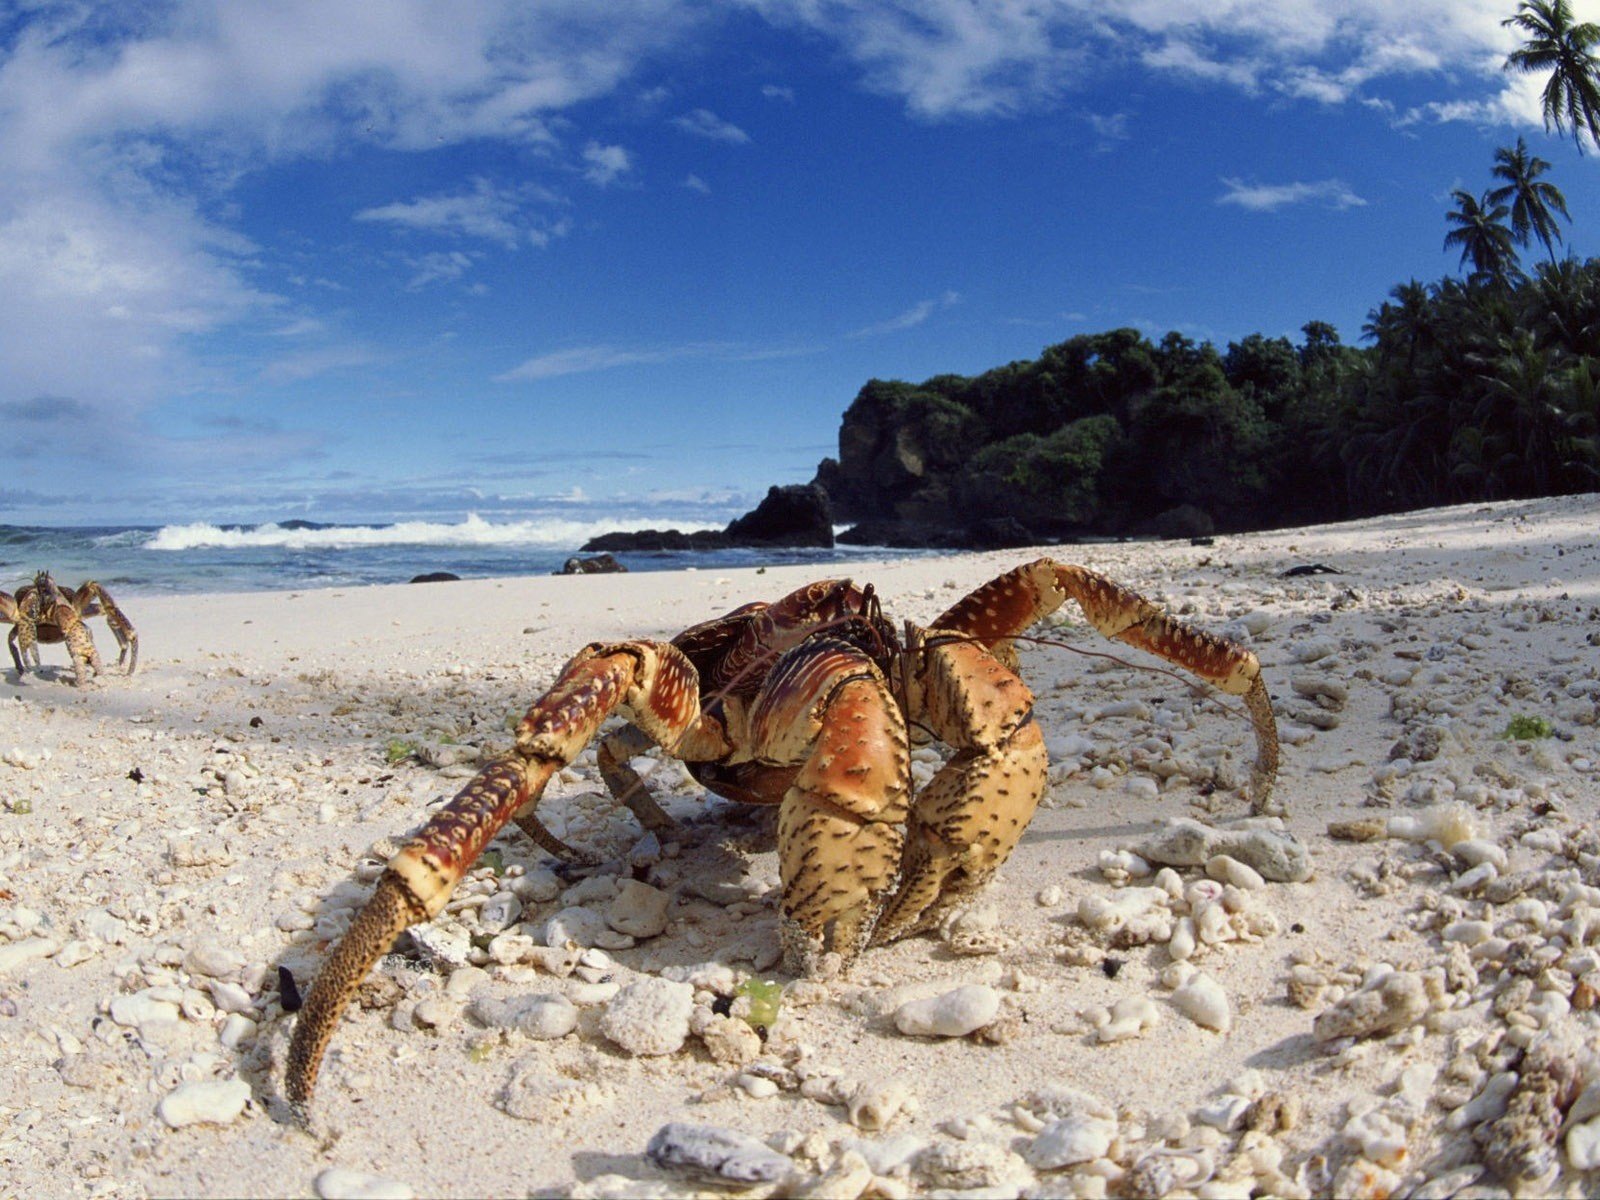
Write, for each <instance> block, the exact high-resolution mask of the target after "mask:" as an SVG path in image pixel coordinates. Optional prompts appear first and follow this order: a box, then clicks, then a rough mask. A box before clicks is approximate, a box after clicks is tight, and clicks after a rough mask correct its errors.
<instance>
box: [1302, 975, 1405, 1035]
mask: <svg viewBox="0 0 1600 1200" xmlns="http://www.w3.org/2000/svg"><path fill="white" fill-rule="evenodd" d="M1427 1012H1428V994H1427V991H1426V989H1425V987H1424V986H1423V982H1422V977H1421V976H1419V975H1415V974H1413V973H1411V972H1410V971H1390V972H1388V973H1387V974H1384V975H1382V976H1380V977H1379V978H1378V979H1376V980H1374V981H1371V982H1369V983H1366V984H1364V985H1363V986H1362V987H1360V988H1358V989H1357V990H1356V991H1354V992H1351V993H1350V994H1349V995H1348V996H1346V997H1344V999H1342V1000H1340V1001H1339V1002H1338V1003H1337V1004H1335V1005H1333V1006H1332V1007H1331V1008H1329V1009H1327V1010H1326V1011H1325V1012H1322V1013H1319V1014H1318V1015H1317V1018H1316V1020H1315V1021H1313V1022H1312V1023H1311V1035H1312V1036H1313V1037H1314V1038H1316V1040H1317V1041H1319V1042H1327V1041H1332V1040H1333V1039H1335V1038H1346V1037H1351V1038H1366V1037H1380V1036H1387V1035H1388V1034H1391V1033H1397V1032H1399V1031H1400V1030H1402V1029H1405V1028H1406V1027H1407V1026H1410V1025H1414V1024H1416V1023H1417V1022H1418V1021H1420V1020H1421V1019H1422V1018H1423V1017H1424V1016H1426V1015H1427Z"/></svg>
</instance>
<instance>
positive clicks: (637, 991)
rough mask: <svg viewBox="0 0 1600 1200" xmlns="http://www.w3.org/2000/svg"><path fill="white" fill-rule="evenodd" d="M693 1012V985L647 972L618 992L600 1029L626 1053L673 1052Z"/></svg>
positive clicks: (685, 1030)
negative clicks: (646, 974)
mask: <svg viewBox="0 0 1600 1200" xmlns="http://www.w3.org/2000/svg"><path fill="white" fill-rule="evenodd" d="M597 986H603V985H597ZM693 1012H694V988H693V987H691V986H690V985H689V984H687V983H674V982H672V981H671V980H670V979H660V978H657V977H655V976H646V977H644V978H643V979H639V980H636V981H634V982H633V983H630V984H628V985H627V986H626V987H624V988H622V989H621V990H620V991H618V992H617V994H616V996H615V997H614V998H613V999H612V1000H611V1003H610V1004H608V1005H607V1006H606V1011H605V1015H604V1016H602V1017H601V1018H600V1032H601V1033H603V1034H605V1036H606V1037H608V1038H609V1039H610V1040H611V1041H613V1042H615V1043H616V1044H617V1045H618V1046H620V1047H622V1049H624V1050H626V1051H627V1052H628V1053H629V1054H639V1055H659V1054H672V1053H674V1052H675V1051H677V1050H678V1049H679V1048H680V1047H681V1046H682V1045H683V1043H684V1042H685V1041H686V1040H687V1039H688V1037H689V1018H690V1016H691V1015H692V1014H693ZM658 1136H659V1135H658Z"/></svg>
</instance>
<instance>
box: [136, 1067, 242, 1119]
mask: <svg viewBox="0 0 1600 1200" xmlns="http://www.w3.org/2000/svg"><path fill="white" fill-rule="evenodd" d="M249 1099H250V1085H249V1084H248V1083H246V1082H245V1081H244V1080H242V1079H215V1080H204V1081H199V1082H195V1083H185V1084H182V1085H181V1086H179V1087H177V1088H174V1089H173V1090H172V1091H170V1092H168V1093H167V1094H166V1095H165V1096H163V1097H162V1098H161V1103H160V1104H158V1105H157V1106H156V1115H157V1116H159V1117H160V1118H161V1120H162V1121H163V1122H165V1123H166V1125H167V1127H168V1128H170V1129H182V1128H184V1127H185V1126H187V1125H202V1124H204V1125H228V1124H231V1123H232V1122H234V1121H236V1120H238V1118H239V1115H240V1114H241V1113H242V1112H244V1106H245V1103H246V1102H247V1101H248V1100H249Z"/></svg>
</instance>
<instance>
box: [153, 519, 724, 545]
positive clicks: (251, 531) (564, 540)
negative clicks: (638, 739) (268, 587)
mask: <svg viewBox="0 0 1600 1200" xmlns="http://www.w3.org/2000/svg"><path fill="white" fill-rule="evenodd" d="M669 525H670V526H671V527H673V528H676V529H682V530H685V531H688V530H694V529H720V528H722V526H721V525H711V524H707V523H705V522H703V521H700V522H696V521H679V520H673V519H663V518H661V517H655V518H647V519H646V518H635V519H632V520H630V519H628V518H615V517H607V518H605V519H603V520H593V521H574V520H571V519H567V518H559V517H546V518H541V519H538V520H527V521H505V522H498V523H497V522H493V521H485V520H484V519H483V518H482V517H480V516H478V515H477V514H476V513H471V514H469V515H468V516H467V518H466V519H465V520H464V521H462V522H460V523H459V524H455V525H448V524H443V523H441V522H437V521H397V522H395V523H394V524H392V525H321V524H317V523H314V522H308V521H290V522H287V523H285V524H282V525H277V524H272V525H250V526H234V525H212V524H209V523H207V522H204V521H197V522H194V523H191V524H187V525H164V526H162V527H161V528H160V529H158V530H156V532H155V534H154V535H153V536H152V537H151V538H150V540H149V541H148V542H146V543H145V546H144V548H145V549H147V550H200V549H207V550H234V549H237V550H251V549H261V548H267V547H270V548H274V549H280V550H348V549H356V548H361V547H380V546H530V547H542V548H551V549H566V548H572V547H576V546H580V545H582V544H583V543H584V542H586V541H588V540H589V539H590V538H592V537H596V536H598V535H600V534H602V533H609V532H611V531H613V530H635V529H649V528H662V527H665V526H669Z"/></svg>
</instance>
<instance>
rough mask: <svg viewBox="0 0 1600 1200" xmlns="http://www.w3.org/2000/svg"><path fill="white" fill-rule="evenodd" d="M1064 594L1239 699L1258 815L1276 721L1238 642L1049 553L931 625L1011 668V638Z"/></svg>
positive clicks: (1108, 631) (1274, 763)
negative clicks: (1250, 739) (1252, 743)
mask: <svg viewBox="0 0 1600 1200" xmlns="http://www.w3.org/2000/svg"><path fill="white" fill-rule="evenodd" d="M1068 600H1072V601H1074V602H1075V603H1076V604H1077V605H1078V607H1079V608H1081V609H1082V610H1083V614H1084V616H1086V617H1087V618H1088V619H1089V623H1090V624H1092V625H1093V626H1094V627H1095V628H1096V629H1098V630H1099V631H1100V632H1101V633H1102V634H1104V635H1105V636H1106V637H1108V638H1113V639H1117V640H1120V641H1124V642H1127V643H1128V644H1129V645H1130V646H1137V647H1139V648H1140V649H1141V650H1147V651H1149V652H1150V653H1151V654H1155V655H1159V656H1160V657H1161V658H1164V659H1166V660H1167V661H1168V662H1172V663H1176V664H1177V665H1178V666H1180V667H1183V668H1184V669H1185V670H1187V671H1189V672H1191V673H1193V674H1194V675H1197V676H1199V677H1200V678H1201V679H1203V680H1205V681H1206V682H1207V683H1209V684H1211V685H1212V686H1213V687H1217V688H1220V689H1221V690H1222V691H1224V692H1228V693H1230V694H1232V695H1235V696H1243V697H1244V703H1245V707H1246V708H1247V709H1248V710H1249V712H1250V720H1251V723H1252V724H1253V725H1254V726H1255V734H1256V761H1255V767H1254V770H1253V771H1252V773H1251V784H1250V801H1251V808H1252V809H1253V810H1254V811H1256V812H1258V813H1259V812H1265V811H1267V808H1268V800H1269V798H1270V797H1271V794H1272V785H1273V782H1274V780H1275V779H1276V778H1277V774H1278V726H1277V722H1276V721H1275V720H1274V719H1273V716H1272V701H1271V699H1270V698H1269V697H1268V695H1267V685H1266V682H1265V681H1264V680H1263V679H1262V677H1261V663H1260V661H1259V660H1258V659H1257V658H1256V656H1255V655H1254V654H1252V653H1251V652H1250V651H1248V650H1246V649H1244V648H1243V647H1242V646H1237V645H1235V644H1234V643H1232V642H1230V641H1228V640H1227V639H1226V638H1220V637H1217V636H1216V635H1215V634H1211V633H1206V632H1205V631H1204V630H1200V629H1195V628H1192V627H1191V626H1188V625H1185V624H1183V623H1182V622H1181V621H1175V620H1173V619H1172V618H1171V617H1169V616H1167V615H1166V613H1164V612H1162V611H1161V609H1160V608H1158V607H1156V605H1154V604H1152V603H1151V602H1150V601H1148V600H1146V599H1145V598H1144V597H1143V596H1141V595H1139V594H1138V593H1137V592H1133V591H1130V590H1129V589H1127V588H1125V587H1122V586H1121V585H1120V584H1117V583H1113V582H1112V581H1111V580H1109V579H1107V578H1106V577H1105V576H1103V575H1099V574H1097V573H1095V572H1094V571H1090V570H1088V569H1087V568H1085V567H1078V566H1073V565H1071V564H1069V563H1058V562H1055V561H1053V560H1051V559H1048V558H1041V559H1037V560H1035V561H1034V562H1031V563H1027V564H1025V565H1023V566H1020V567H1017V568H1016V569H1015V570H1011V571H1007V572H1006V573H1005V574H1004V575H1001V576H999V577H997V578H995V579H993V580H991V581H990V582H988V583H986V584H984V585H983V586H982V587H980V588H978V589H977V590H976V591H975V592H973V593H972V594H971V595H969V596H967V597H965V598H964V599H962V600H958V601H957V602H956V603H955V604H954V605H953V606H952V607H951V608H950V609H949V610H948V611H947V612H946V613H945V614H944V615H943V616H941V617H940V618H939V619H938V620H937V621H935V622H934V623H933V628H934V629H939V630H947V631H950V632H955V633H965V634H968V635H970V636H972V637H975V638H976V639H977V640H978V641H979V642H980V643H982V644H983V645H985V646H987V647H988V648H989V649H990V652H991V653H993V654H994V655H995V657H997V658H999V659H1000V660H1001V661H1002V662H1004V663H1006V665H1007V666H1014V665H1015V663H1016V653H1015V651H1014V650H1013V648H1012V644H1011V639H1012V638H1014V637H1016V636H1017V635H1018V634H1020V633H1022V632H1023V631H1024V630H1026V629H1027V628H1028V627H1029V626H1031V625H1033V624H1034V623H1035V622H1036V621H1039V620H1041V619H1042V618H1044V617H1046V616H1048V615H1049V614H1051V613H1053V612H1055V611H1056V609H1058V608H1060V607H1061V606H1062V605H1063V604H1064V603H1066V602H1067V601H1068Z"/></svg>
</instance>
